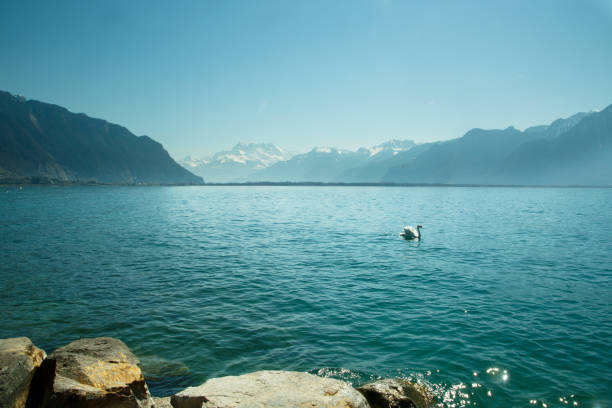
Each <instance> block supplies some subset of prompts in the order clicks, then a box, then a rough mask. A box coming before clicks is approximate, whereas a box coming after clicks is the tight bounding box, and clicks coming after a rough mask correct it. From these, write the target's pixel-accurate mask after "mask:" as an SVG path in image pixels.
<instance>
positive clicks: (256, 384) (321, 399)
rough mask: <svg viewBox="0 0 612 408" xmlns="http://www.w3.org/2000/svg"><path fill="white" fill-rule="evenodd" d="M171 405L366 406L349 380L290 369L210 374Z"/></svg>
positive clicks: (220, 407)
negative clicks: (216, 376) (217, 375)
mask: <svg viewBox="0 0 612 408" xmlns="http://www.w3.org/2000/svg"><path fill="white" fill-rule="evenodd" d="M171 401H172V406H173V407H174V408H213V407H214V408H234V407H240V408H249V407H266V408H292V407H300V408H315V407H321V408H327V407H329V408H332V407H333V408H368V407H369V406H368V403H367V401H366V400H365V398H364V397H363V396H362V395H361V394H360V393H359V392H357V390H355V389H354V388H353V387H351V385H350V384H348V383H345V382H344V381H339V380H334V379H331V378H322V377H317V376H316V375H312V374H307V373H298V372H293V371H257V372H254V373H250V374H245V375H241V376H237V377H221V378H212V379H210V380H208V381H206V382H205V383H204V384H202V385H200V386H199V387H189V388H187V389H185V390H183V391H181V392H179V393H178V394H176V395H174V396H173V397H172V399H171Z"/></svg>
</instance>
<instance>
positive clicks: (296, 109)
mask: <svg viewBox="0 0 612 408" xmlns="http://www.w3.org/2000/svg"><path fill="white" fill-rule="evenodd" d="M0 89H2V90H6V91H9V92H12V93H19V94H22V95H24V96H26V97H27V98H31V99H38V100H42V101H45V102H51V103H56V104H58V105H62V106H65V107H66V108H68V109H69V110H71V111H75V112H84V113H87V114H88V115H90V116H93V117H100V118H104V119H107V120H109V121H111V122H115V123H119V124H121V125H124V126H126V127H127V128H129V129H130V130H131V131H132V132H134V133H135V134H137V135H142V134H147V135H149V136H151V137H153V138H154V139H156V140H158V141H160V142H161V143H162V144H163V145H164V146H165V147H166V149H167V150H168V151H169V152H170V154H171V155H172V156H174V157H175V158H182V157H183V156H184V155H186V154H191V155H193V156H196V157H198V156H204V155H207V154H209V153H213V152H215V151H218V150H221V149H226V148H230V147H232V146H233V145H234V144H235V143H236V142H238V141H243V142H264V141H265V142H272V143H275V144H277V145H279V146H281V147H283V148H286V149H290V150H297V151H306V150H310V148H312V147H313V146H314V145H331V146H336V147H341V148H350V149H353V148H357V147H359V146H370V145H373V144H378V143H381V142H383V141H385V140H388V139H392V138H396V139H414V140H416V141H431V140H440V139H449V138H453V137H458V136H461V135H462V134H463V133H465V132H466V131H467V130H469V129H470V128H473V127H482V128H505V127H507V126H509V125H514V126H515V127H517V128H520V129H522V128H525V127H527V126H531V125H535V124H540V123H547V122H550V121H552V120H554V119H556V118H558V117H564V116H569V115H571V114H573V113H575V112H578V111H584V110H590V109H601V108H604V107H605V106H607V105H609V104H612V0H573V1H565V0H548V1H546V0H541V1H540V0H525V1H516V0H507V1H491V0H486V1H485V0H483V1H469V0H464V1H459V0H456V1H425V0H424V1H408V0H406V1H399V0H372V1H358V0H346V1H341V0H325V1H313V0H304V1H298V0H292V1H289V0H279V1H263V0H257V1H249V0H242V1H229V0H219V1H192V2H191V1H124V0H121V1H108V0H104V1H97V2H96V1H82V0H79V1H63V0H62V1H40V2H33V1H27V0H23V1H2V2H1V3H0Z"/></svg>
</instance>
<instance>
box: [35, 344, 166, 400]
mask: <svg viewBox="0 0 612 408" xmlns="http://www.w3.org/2000/svg"><path fill="white" fill-rule="evenodd" d="M40 371H41V373H42V375H43V376H45V377H46V378H45V379H44V382H45V383H46V391H45V395H44V396H43V397H42V405H43V406H44V407H48V408H59V407H66V408H71V407H78V408H90V407H96V408H100V407H116V408H151V407H154V403H153V400H152V399H151V395H150V394H149V390H148V388H147V384H146V383H145V380H144V377H143V375H142V372H141V371H140V367H139V366H138V359H137V358H136V357H135V356H134V354H132V352H131V351H130V349H128V347H127V346H126V345H125V344H124V343H123V342H122V341H121V340H117V339H113V338H108V337H99V338H95V339H80V340H77V341H73V342H72V343H70V344H68V345H67V346H64V347H61V348H59V349H57V350H55V351H54V352H53V353H51V355H49V357H48V358H47V359H46V360H45V362H44V363H43V365H42V366H41V369H40Z"/></svg>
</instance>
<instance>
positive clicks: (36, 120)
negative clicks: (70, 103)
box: [0, 91, 203, 184]
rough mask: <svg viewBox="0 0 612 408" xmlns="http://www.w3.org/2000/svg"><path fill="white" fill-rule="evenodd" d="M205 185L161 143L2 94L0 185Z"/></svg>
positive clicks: (122, 128)
mask: <svg viewBox="0 0 612 408" xmlns="http://www.w3.org/2000/svg"><path fill="white" fill-rule="evenodd" d="M2 182H5V183H9V182H24V183H65V182H75V183H91V182H93V183H113V184H201V183H202V182H203V181H202V178H201V177H198V176H195V175H194V174H192V173H190V172H189V171H187V170H186V169H184V168H183V167H181V166H180V165H178V164H177V163H176V162H175V161H174V160H173V159H172V158H171V157H170V156H169V155H168V152H166V150H164V148H163V147H162V145H161V144H159V143H157V142H156V141H154V140H153V139H151V138H150V137H147V136H140V137H137V136H135V135H133V134H132V133H131V132H130V131H129V130H127V129H126V128H124V127H121V126H119V125H115V124H112V123H109V122H107V121H105V120H101V119H94V118H90V117H88V116H87V115H84V114H82V113H79V114H76V113H72V112H69V111H68V110H66V109H65V108H62V107H60V106H56V105H51V104H48V103H43V102H38V101H34V100H26V99H25V98H23V97H19V96H14V95H12V94H10V93H8V92H2V91H0V183H2Z"/></svg>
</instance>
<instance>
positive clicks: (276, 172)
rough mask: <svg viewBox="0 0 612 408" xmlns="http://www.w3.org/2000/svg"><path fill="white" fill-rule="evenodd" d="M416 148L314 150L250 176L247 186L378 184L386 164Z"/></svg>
mask: <svg viewBox="0 0 612 408" xmlns="http://www.w3.org/2000/svg"><path fill="white" fill-rule="evenodd" d="M415 146H416V144H415V143H414V142H413V141H411V140H391V141H388V142H386V143H382V144H380V145H377V146H373V147H370V148H364V147H362V148H360V149H358V150H357V151H351V150H341V149H336V148H333V147H316V148H314V149H312V150H311V151H309V152H308V153H304V154H298V155H295V156H293V157H292V158H291V159H289V160H286V161H281V162H277V163H275V164H273V165H271V166H269V167H267V168H264V169H261V170H258V171H256V172H253V173H251V174H250V175H249V176H248V177H247V180H248V181H251V182H257V181H272V182H284V181H292V182H305V181H320V182H352V181H360V182H361V181H373V182H376V181H379V180H380V178H381V177H382V176H383V175H384V171H383V170H386V167H387V164H386V163H392V162H393V161H394V159H395V157H396V156H398V155H400V154H402V153H405V152H407V151H410V150H411V149H412V148H414V147H415Z"/></svg>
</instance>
